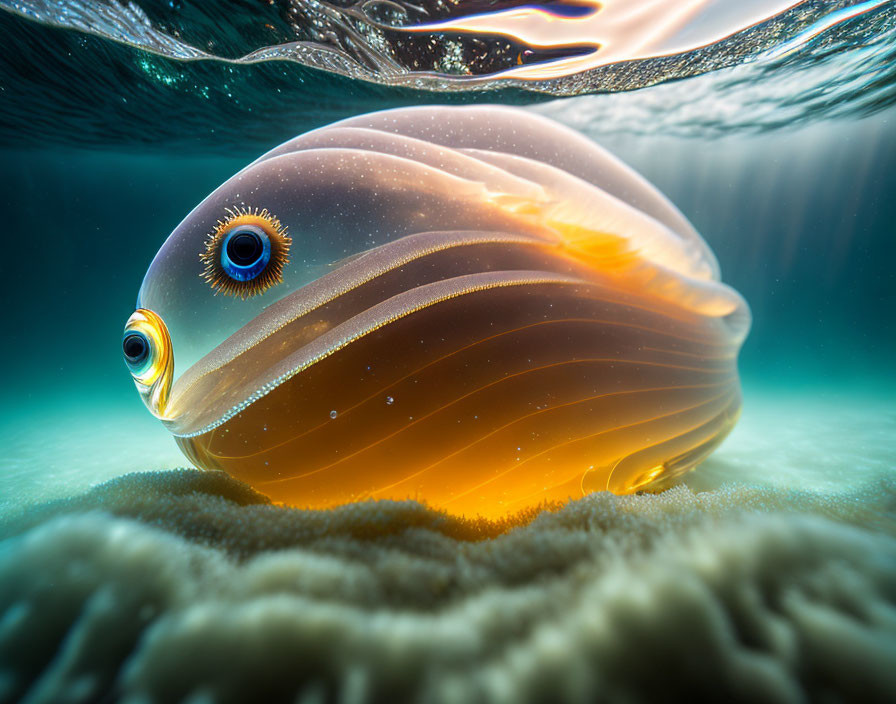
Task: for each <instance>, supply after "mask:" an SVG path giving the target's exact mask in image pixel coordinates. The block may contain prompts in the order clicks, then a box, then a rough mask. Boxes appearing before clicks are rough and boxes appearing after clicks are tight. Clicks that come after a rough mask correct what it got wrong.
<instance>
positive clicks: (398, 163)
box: [124, 106, 750, 517]
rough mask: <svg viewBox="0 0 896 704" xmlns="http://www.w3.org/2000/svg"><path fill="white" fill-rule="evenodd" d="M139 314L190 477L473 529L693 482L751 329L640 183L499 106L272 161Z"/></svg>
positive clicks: (150, 386) (211, 217)
mask: <svg viewBox="0 0 896 704" xmlns="http://www.w3.org/2000/svg"><path fill="white" fill-rule="evenodd" d="M137 307H138V310H137V312H135V313H134V315H133V316H132V317H131V319H130V320H129V321H128V324H127V326H126V328H125V334H124V352H125V358H126V362H127V363H128V366H129V367H130V369H131V371H132V374H133V375H134V379H135V382H136V384H137V388H138V390H139V391H140V392H141V396H142V397H143V399H144V401H145V402H146V404H147V406H148V408H149V409H150V410H151V411H152V412H153V413H154V414H155V415H156V416H158V417H159V418H160V419H161V420H162V422H163V423H164V424H165V425H166V426H167V427H168V428H169V430H170V431H171V432H172V433H173V434H174V436H175V438H176V440H177V443H178V445H179V446H180V447H181V449H182V450H183V451H184V453H185V454H186V455H187V457H189V458H190V460H191V461H192V462H193V463H195V464H196V465H197V466H198V467H202V468H206V469H221V470H224V471H225V472H227V473H229V474H231V475H233V476H234V477H237V478H239V479H241V480H243V481H245V482H247V483H249V484H250V485H252V486H253V487H255V488H257V489H258V490H259V491H262V492H263V493H265V494H268V495H269V496H271V497H272V498H273V499H275V500H277V501H280V502H283V503H287V504H291V505H297V506H308V507H326V506H332V505H336V504H341V503H345V502H350V501H356V500H360V499H371V498H373V499H377V498H389V499H404V498H414V499H418V500H423V501H425V502H427V503H429V504H430V505H432V506H435V507H439V508H443V509H445V510H447V511H449V512H451V513H458V514H466V515H477V514H478V515H482V516H488V517H495V516H501V515H506V514H508V513H512V512H514V511H518V510H521V509H524V508H528V507H532V506H535V505H538V504H541V503H544V502H547V501H564V500H567V499H569V498H570V497H578V496H581V495H582V494H583V493H587V492H590V491H598V490H610V491H613V492H616V493H627V492H633V491H637V490H641V489H652V488H659V487H662V486H665V485H667V484H669V483H670V482H672V481H674V480H675V479H676V478H677V477H679V476H681V475H682V474H683V473H685V472H687V471H688V470H690V469H692V468H693V467H694V466H695V465H697V464H698V463H699V462H700V461H701V460H703V459H704V458H705V457H706V456H707V455H708V454H709V453H710V452H711V451H712V450H713V449H714V448H715V447H716V446H717V445H718V444H719V442H721V440H722V439H723V438H724V437H725V435H726V434H727V433H728V432H729V431H730V430H731V428H732V427H733V425H734V423H735V421H736V418H737V416H738V413H739V409H740V404H741V396H740V385H739V380H738V374H737V353H738V350H739V348H740V345H741V343H742V341H743V339H744V337H745V335H746V333H747V330H748V328H749V324H750V316H749V311H748V308H747V306H746V304H745V302H744V301H743V299H742V298H741V297H740V296H739V295H738V294H737V293H736V292H735V291H733V290H732V289H731V288H729V287H727V286H725V285H724V284H722V283H721V282H720V281H719V271H718V265H717V263H716V261H715V258H714V257H713V255H712V253H711V251H710V250H709V248H708V247H707V245H706V244H705V243H704V242H703V240H702V239H701V238H700V236H699V235H698V234H697V232H696V231H695V230H694V228H693V227H692V226H691V225H690V224H689V223H688V221H687V220H686V219H685V218H684V217H683V216H682V215H681V213H680V212H679V211H678V210H676V208H675V207H674V206H673V205H672V204H671V203H670V202H669V201H668V200H666V199H665V198H664V197H663V196H662V195H661V194H660V193H659V192H658V191H657V190H656V189H655V188H653V187H652V186H651V185H650V184H649V183H647V182H646V181H645V180H644V179H643V178H641V177H640V176H639V175H638V174H636V173H635V172H633V171H632V170H631V169H629V168H628V167H626V166H625V165H624V164H622V163H621V162H619V161H618V160H617V159H616V158H614V157H613V156H611V155H610V154H608V153H607V152H605V151H604V150H602V149H601V148H599V147H598V146H596V145H595V144H593V143H592V142H590V141H588V140H587V139H585V138H584V137H582V136H580V135H579V134H577V133H575V132H573V131H571V130H569V129H567V128H564V127H561V126H559V125H557V124H556V123H553V122H551V121H549V120H546V119H544V118H541V117H537V116H534V115H532V114H530V113H527V112H523V111H520V110H515V109H509V108H504V107H492V106H479V107H451V108H449V107H425V108H410V109H400V110H392V111H386V112H379V113H374V114H370V115H364V116H360V117H356V118H352V119H349V120H345V121H342V122H339V123H336V124H334V125H331V126H329V127H325V128H322V129H319V130H315V131H313V132H309V133H307V134H305V135H302V136H300V137H298V138H296V139H294V140H291V141H289V142H287V143H285V144H283V145H281V146H279V147H277V148H276V149H274V150H273V151H271V152H269V153H267V154H265V155H264V156H262V157H261V158H259V159H258V160H256V161H255V162H253V163H252V164H250V165H249V166H247V167H246V168H245V169H243V170H242V171H241V172H239V173H238V174H236V175H235V176H233V177H232V178H231V179H230V180H228V181H227V182H226V183H224V184H223V185H222V186H221V187H220V188H218V189H217V190H215V191H214V192H213V193H212V194H211V195H210V196H208V198H206V199H205V200H204V201H203V202H202V203H200V205H199V206H197V207H196V209H195V210H193V212H191V213H190V214H189V215H188V216H187V218H186V219H185V220H184V221H183V222H182V223H181V224H180V225H179V226H178V227H177V228H176V229H175V230H174V232H173V233H172V234H171V236H170V237H169V238H168V240H167V241H166V242H165V244H164V245H163V246H162V248H161V250H160V251H159V253H158V254H157V255H156V257H155V259H154V260H153V262H152V264H151V266H150V268H149V271H148V272H147V274H146V277H145V279H144V281H143V285H142V287H141V289H140V293H139V297H138V302H137Z"/></svg>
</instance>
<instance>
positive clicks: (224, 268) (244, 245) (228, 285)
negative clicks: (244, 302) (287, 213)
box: [199, 207, 292, 299]
mask: <svg viewBox="0 0 896 704" xmlns="http://www.w3.org/2000/svg"><path fill="white" fill-rule="evenodd" d="M225 210H226V213H227V216H226V217H225V218H224V219H222V220H218V222H217V223H216V225H215V229H214V230H213V231H212V232H211V233H210V234H209V236H208V239H206V242H205V251H204V252H202V253H201V254H200V255H199V259H200V260H201V261H202V262H203V264H204V265H205V266H204V268H203V270H202V273H201V274H200V276H201V277H202V278H203V279H205V281H206V282H207V283H208V284H209V285H210V286H211V287H212V289H213V290H214V292H215V295H217V294H218V293H223V294H224V295H225V296H239V297H240V298H243V299H246V298H250V297H252V296H257V295H258V294H260V293H264V292H265V291H267V290H268V289H269V288H271V287H272V286H276V285H277V284H279V283H280V282H282V281H283V268H284V267H285V266H286V264H287V263H288V262H289V247H290V245H291V244H292V239H291V238H290V237H289V235H288V234H287V232H286V230H287V228H286V226H284V225H283V224H282V223H281V222H280V220H278V219H277V218H276V217H274V216H273V215H272V214H271V213H270V212H269V211H268V210H267V209H266V208H262V209H258V208H254V209H252V208H247V207H237V208H226V209H225Z"/></svg>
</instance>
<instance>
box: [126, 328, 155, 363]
mask: <svg viewBox="0 0 896 704" xmlns="http://www.w3.org/2000/svg"><path fill="white" fill-rule="evenodd" d="M122 347H123V348H124V356H125V359H127V360H128V362H130V363H131V364H137V363H139V362H142V361H143V360H144V359H146V355H147V353H148V352H149V346H148V345H147V344H146V340H145V339H144V337H143V335H128V336H127V337H126V338H124V342H123V343H122Z"/></svg>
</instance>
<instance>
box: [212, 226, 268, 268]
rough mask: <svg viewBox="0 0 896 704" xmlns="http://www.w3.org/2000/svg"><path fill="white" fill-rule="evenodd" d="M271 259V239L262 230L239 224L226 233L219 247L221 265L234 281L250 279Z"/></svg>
mask: <svg viewBox="0 0 896 704" xmlns="http://www.w3.org/2000/svg"><path fill="white" fill-rule="evenodd" d="M270 261H271V240H270V238H269V237H268V236H267V233H265V231H264V230H262V229H261V228H260V227H255V226H253V225H241V226H240V227H237V228H235V229H234V230H233V231H232V232H229V233H227V237H226V238H225V239H224V246H223V247H221V266H222V268H223V269H224V271H225V272H226V273H227V275H228V276H229V277H230V278H231V279H234V280H235V281H251V280H252V279H254V278H255V277H256V276H258V275H259V274H260V273H261V272H263V271H264V270H265V268H266V267H267V265H268V262H270Z"/></svg>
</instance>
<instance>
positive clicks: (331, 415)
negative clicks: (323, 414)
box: [330, 411, 339, 418]
mask: <svg viewBox="0 0 896 704" xmlns="http://www.w3.org/2000/svg"><path fill="white" fill-rule="evenodd" d="M338 415H339V414H338V413H337V412H336V411H330V418H335V417H336V416H338Z"/></svg>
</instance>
